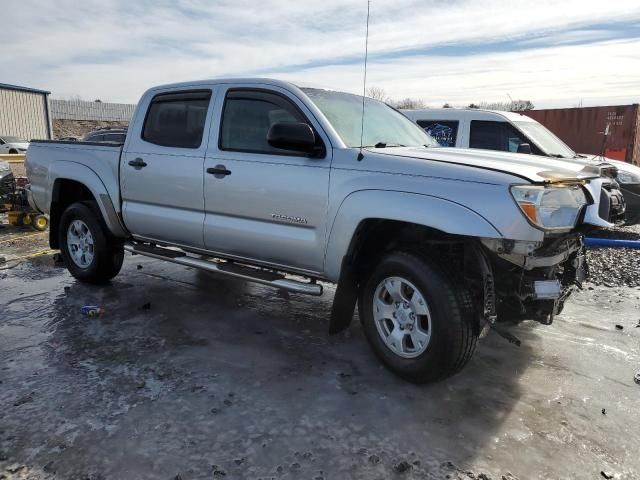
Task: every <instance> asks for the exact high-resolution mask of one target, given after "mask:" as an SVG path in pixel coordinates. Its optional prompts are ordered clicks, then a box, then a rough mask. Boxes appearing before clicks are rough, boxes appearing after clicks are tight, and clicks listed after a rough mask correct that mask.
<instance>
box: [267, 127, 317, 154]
mask: <svg viewBox="0 0 640 480" xmlns="http://www.w3.org/2000/svg"><path fill="white" fill-rule="evenodd" d="M267 142H269V145H271V146H272V147H275V148H281V149H283V150H293V151H296V152H304V153H313V152H314V151H315V150H316V136H315V134H314V133H313V129H312V128H311V126H309V125H308V124H306V123H298V122H277V123H274V124H273V125H271V128H270V129H269V132H268V133H267Z"/></svg>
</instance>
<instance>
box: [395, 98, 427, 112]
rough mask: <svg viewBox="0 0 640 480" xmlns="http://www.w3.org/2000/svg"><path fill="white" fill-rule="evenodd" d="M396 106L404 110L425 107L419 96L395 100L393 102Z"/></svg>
mask: <svg viewBox="0 0 640 480" xmlns="http://www.w3.org/2000/svg"><path fill="white" fill-rule="evenodd" d="M393 104H394V106H395V107H396V108H400V109H406V110H416V109H418V108H425V107H426V105H425V103H424V102H423V101H422V100H421V99H419V98H409V97H407V98H404V99H402V100H399V101H397V102H393Z"/></svg>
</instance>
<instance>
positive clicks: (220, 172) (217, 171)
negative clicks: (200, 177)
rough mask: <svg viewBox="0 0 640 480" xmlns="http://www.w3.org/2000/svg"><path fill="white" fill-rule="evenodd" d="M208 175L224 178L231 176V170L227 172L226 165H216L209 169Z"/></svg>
mask: <svg viewBox="0 0 640 480" xmlns="http://www.w3.org/2000/svg"><path fill="white" fill-rule="evenodd" d="M207 173H210V174H211V175H213V176H214V177H216V178H224V177H226V176H227V175H231V170H227V167H225V166H224V165H216V166H215V167H213V168H207Z"/></svg>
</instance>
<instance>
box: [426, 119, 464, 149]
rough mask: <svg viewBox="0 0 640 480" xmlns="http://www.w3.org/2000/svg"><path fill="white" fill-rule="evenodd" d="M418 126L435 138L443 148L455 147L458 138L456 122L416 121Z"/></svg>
mask: <svg viewBox="0 0 640 480" xmlns="http://www.w3.org/2000/svg"><path fill="white" fill-rule="evenodd" d="M417 123H418V125H420V126H421V127H422V129H423V130H424V131H425V132H427V133H428V134H429V135H431V136H432V137H433V138H435V139H436V140H437V141H438V143H439V144H440V145H441V146H443V147H455V146H456V139H457V138H458V121H452V120H418V122H417Z"/></svg>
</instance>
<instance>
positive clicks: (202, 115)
mask: <svg viewBox="0 0 640 480" xmlns="http://www.w3.org/2000/svg"><path fill="white" fill-rule="evenodd" d="M210 99H211V91H210V90H197V91H190V92H177V93H165V94H160V95H156V96H155V97H153V99H152V100H151V104H150V105H149V110H148V111H147V117H146V118H145V121H144V127H143V129H142V139H143V140H145V141H146V142H149V143H153V144H155V145H161V146H163V147H177V148H198V147H200V145H201V144H202V134H203V132H204V124H205V122H206V119H207V109H208V108H209V101H210Z"/></svg>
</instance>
